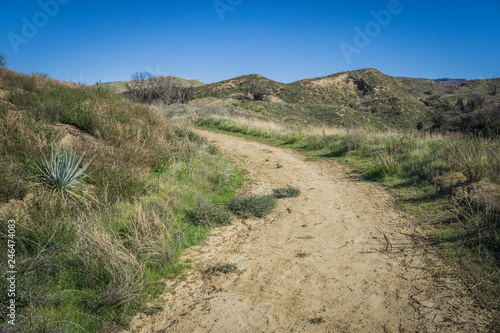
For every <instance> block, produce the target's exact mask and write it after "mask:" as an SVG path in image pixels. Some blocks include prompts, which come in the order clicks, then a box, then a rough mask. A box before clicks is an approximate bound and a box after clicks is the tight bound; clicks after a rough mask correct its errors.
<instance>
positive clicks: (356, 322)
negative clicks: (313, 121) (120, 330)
mask: <svg viewBox="0 0 500 333" xmlns="http://www.w3.org/2000/svg"><path fill="white" fill-rule="evenodd" d="M199 133H200V134H201V135H202V136H204V137H206V138H207V139H208V140H209V141H211V142H213V143H214V144H215V145H216V146H217V147H219V148H220V149H221V150H222V151H223V152H224V153H226V154H227V155H229V156H231V157H232V158H233V159H235V160H236V161H237V163H238V166H239V167H240V168H242V169H245V170H247V171H248V172H249V176H248V177H249V178H250V179H251V180H252V182H251V184H250V185H249V190H250V191H251V192H252V193H258V194H266V193H271V191H272V189H273V188H277V187H283V186H286V185H292V186H295V187H298V188H300V190H301V191H302V194H301V195H300V196H299V197H297V198H291V199H281V200H280V202H279V205H278V208H277V209H276V211H275V212H274V213H272V214H271V215H270V216H268V217H267V218H265V219H261V220H257V219H255V220H247V221H245V222H244V223H242V222H237V223H236V224H235V225H233V226H230V227H226V228H221V229H217V230H215V231H214V232H213V234H212V235H211V236H210V237H209V239H208V240H207V241H206V243H205V244H203V245H202V246H196V247H193V248H191V249H189V250H188V251H187V252H186V254H185V255H184V257H183V258H184V260H190V261H191V262H192V263H193V268H192V269H191V270H190V272H189V273H188V276H187V278H186V279H185V280H184V281H182V282H178V281H177V282H172V281H169V282H168V283H169V290H170V291H168V292H167V293H166V294H165V295H163V296H162V298H161V299H160V300H158V303H159V304H161V305H162V306H163V307H164V309H163V310H162V311H161V312H159V313H156V314H154V315H152V316H146V315H144V314H143V315H140V316H138V317H136V318H135V319H134V320H133V323H132V328H131V331H132V332H215V333H220V332H479V331H484V330H485V325H486V320H485V315H484V314H481V315H478V310H477V309H475V308H474V307H473V304H472V302H471V300H470V298H469V297H468V296H467V293H466V292H465V291H464V288H463V287H462V286H461V285H460V284H459V283H458V282H457V281H454V280H451V279H449V278H446V277H444V276H445V274H444V275H443V274H435V273H434V272H438V271H443V270H445V268H444V267H442V266H441V264H440V261H439V260H438V259H436V257H435V255H434V254H433V253H432V251H429V250H427V249H428V247H427V246H425V245H424V244H422V243H420V241H418V237H415V236H416V235H418V234H419V230H418V229H416V228H415V227H414V225H413V223H412V222H411V220H409V219H408V218H407V217H405V216H404V215H403V214H402V213H401V212H400V211H398V210H397V209H396V208H395V207H394V199H393V198H392V197H391V196H390V195H389V194H387V192H386V191H385V190H384V189H382V188H381V187H380V186H378V185H376V184H373V183H369V182H363V181H359V180H358V179H357V178H355V177H350V176H349V175H348V173H347V170H346V168H344V167H343V166H341V165H339V164H338V163H336V162H335V161H319V162H308V161H306V160H305V157H304V156H303V155H301V154H300V153H297V152H294V151H291V150H288V149H281V148H276V147H272V146H268V145H265V144H261V143H257V142H254V141H249V140H246V139H243V138H239V137H233V136H228V135H225V134H219V133H212V132H208V131H199ZM276 163H279V164H280V165H282V166H283V167H282V168H277V164H276ZM383 233H385V235H386V236H387V238H388V240H389V241H390V242H391V243H392V247H391V246H390V245H389V244H388V243H387V241H386V239H385V237H384V235H383ZM387 247H388V249H387V250H386V248H387ZM299 253H305V254H306V256H305V257H298V256H297V254H299ZM218 262H230V263H234V264H236V266H237V267H238V270H239V271H238V272H237V273H231V274H229V275H222V276H212V277H208V276H204V275H203V274H202V268H203V267H206V265H207V264H210V263H211V264H214V263H218ZM174 283H175V285H174ZM314 318H322V320H321V321H322V323H311V319H314ZM317 321H319V320H317Z"/></svg>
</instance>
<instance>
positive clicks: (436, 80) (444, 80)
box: [432, 78, 469, 84]
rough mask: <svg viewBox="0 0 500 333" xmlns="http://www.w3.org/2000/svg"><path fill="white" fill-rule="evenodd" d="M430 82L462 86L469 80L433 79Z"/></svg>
mask: <svg viewBox="0 0 500 333" xmlns="http://www.w3.org/2000/svg"><path fill="white" fill-rule="evenodd" d="M432 81H434V82H437V83H443V84H462V83H465V82H469V80H467V79H449V78H443V79H435V80H432Z"/></svg>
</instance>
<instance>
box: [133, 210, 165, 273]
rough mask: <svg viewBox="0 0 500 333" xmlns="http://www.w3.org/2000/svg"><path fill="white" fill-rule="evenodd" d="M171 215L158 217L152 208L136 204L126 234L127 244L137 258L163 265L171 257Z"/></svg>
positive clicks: (144, 261)
mask: <svg viewBox="0 0 500 333" xmlns="http://www.w3.org/2000/svg"><path fill="white" fill-rule="evenodd" d="M172 223H173V216H172V215H170V216H163V217H160V216H159V215H158V213H157V212H156V211H154V210H151V209H148V208H146V207H144V206H143V205H142V204H137V205H136V208H135V214H134V217H133V218H132V219H131V221H130V225H129V226H128V231H127V234H126V237H127V244H128V245H129V246H130V248H131V250H132V251H133V252H134V253H135V254H136V257H137V259H138V260H140V261H141V262H143V263H146V264H149V265H159V266H162V265H165V264H166V263H168V262H169V261H170V260H172V259H173V248H172V241H173V240H172V233H171V229H170V228H169V224H172Z"/></svg>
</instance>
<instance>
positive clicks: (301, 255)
mask: <svg viewBox="0 0 500 333" xmlns="http://www.w3.org/2000/svg"><path fill="white" fill-rule="evenodd" d="M310 255H311V254H310V253H306V252H300V253H297V255H296V257H297V258H306V257H309V256H310Z"/></svg>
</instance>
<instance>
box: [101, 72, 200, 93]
mask: <svg viewBox="0 0 500 333" xmlns="http://www.w3.org/2000/svg"><path fill="white" fill-rule="evenodd" d="M163 77H164V78H165V79H167V80H168V81H170V82H172V83H174V84H176V85H181V86H188V87H199V86H203V85H204V83H203V82H201V81H200V80H196V79H183V78H180V77H176V76H163ZM127 83H129V81H114V82H104V83H99V86H101V87H102V88H107V89H109V91H111V92H112V93H115V94H121V93H123V92H125V91H126V90H127Z"/></svg>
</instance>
